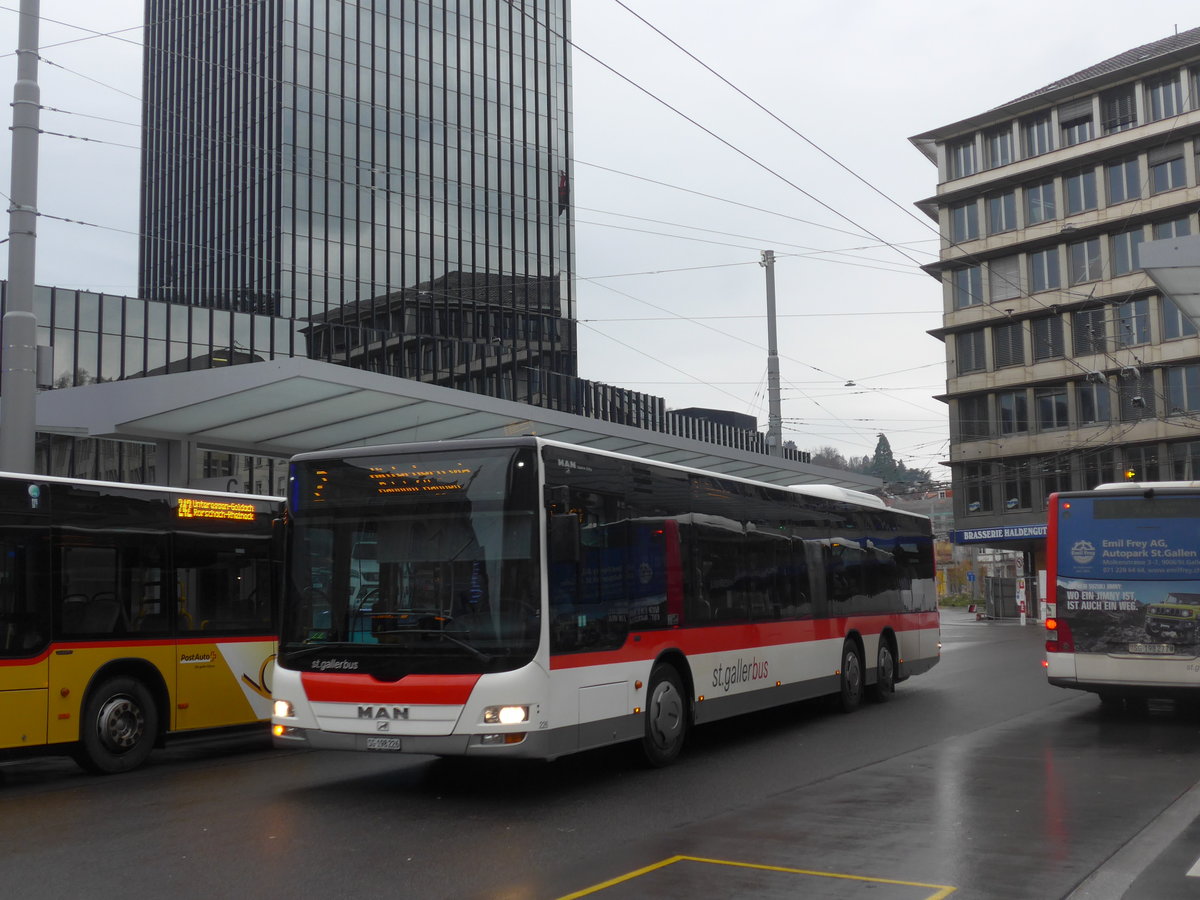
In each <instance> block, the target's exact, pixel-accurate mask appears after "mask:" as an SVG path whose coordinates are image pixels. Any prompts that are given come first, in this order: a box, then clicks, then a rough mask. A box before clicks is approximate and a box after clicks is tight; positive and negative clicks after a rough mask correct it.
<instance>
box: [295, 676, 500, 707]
mask: <svg viewBox="0 0 1200 900" xmlns="http://www.w3.org/2000/svg"><path fill="white" fill-rule="evenodd" d="M477 681H479V676H478V675H406V676H405V677H404V678H401V679H400V680H399V681H377V680H376V679H374V678H372V677H371V676H370V675H354V674H351V673H348V672H338V673H337V674H330V673H326V672H301V673H300V683H301V684H302V685H303V686H304V694H305V696H306V697H308V699H309V701H311V702H323V703H434V704H440V705H443V706H462V705H463V704H464V703H466V702H467V699H468V698H469V697H470V696H471V691H472V690H474V688H475V683H476V682H477Z"/></svg>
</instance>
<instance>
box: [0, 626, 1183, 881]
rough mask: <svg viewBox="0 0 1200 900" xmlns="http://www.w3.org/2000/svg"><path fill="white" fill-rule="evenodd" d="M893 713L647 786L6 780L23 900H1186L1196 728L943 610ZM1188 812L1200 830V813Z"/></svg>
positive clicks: (224, 777) (220, 765) (690, 765)
mask: <svg viewBox="0 0 1200 900" xmlns="http://www.w3.org/2000/svg"><path fill="white" fill-rule="evenodd" d="M943 640H944V644H945V650H944V654H943V659H942V662H941V663H940V664H939V665H938V666H936V667H935V668H934V670H933V671H932V672H930V673H929V674H927V675H923V676H920V677H918V678H914V679H911V680H910V681H908V682H905V683H903V684H902V685H900V686H899V688H898V690H897V693H896V695H895V697H894V699H893V700H892V702H890V703H887V704H884V705H882V706H867V707H864V708H863V709H862V710H860V711H858V712H856V713H854V714H852V715H849V716H845V715H841V714H839V713H836V712H833V711H831V710H830V709H828V708H827V706H826V705H824V704H819V703H811V704H803V705H800V706H792V707H788V708H785V709H781V710H773V711H770V712H767V713H764V714H759V715H754V716H750V717H746V718H742V719H739V720H734V721H730V722H724V723H718V724H716V725H712V726H708V727H706V728H702V729H698V730H697V731H696V732H694V734H693V740H692V742H691V744H690V745H689V747H688V749H687V750H686V751H685V756H684V758H683V759H682V760H681V761H680V762H679V763H678V764H677V765H675V766H673V767H671V768H669V769H665V770H658V771H654V770H647V769H644V768H641V767H639V766H638V765H637V764H636V762H634V761H633V760H632V756H631V753H630V752H628V750H627V749H626V748H613V749H610V750H605V751H601V752H596V753H589V754H584V755H580V756H576V757H571V758H567V759H563V760H559V761H558V762H555V763H548V764H543V763H519V764H491V763H489V764H474V763H471V762H468V761H447V760H433V759H429V758H426V757H399V758H397V757H392V756H386V755H381V756H374V755H357V754H331V753H324V754H323V753H312V752H304V751H298V752H282V751H273V750H271V749H269V747H268V746H267V744H266V742H265V741H264V740H263V739H262V738H261V737H259V736H252V737H248V736H239V737H237V738H229V737H222V738H219V739H213V738H206V739H202V740H187V741H179V742H176V743H175V744H174V745H172V746H171V747H168V748H167V749H166V750H162V751H156V753H155V755H154V756H153V757H152V760H151V764H150V765H149V766H148V767H146V768H145V769H143V770H140V771H138V772H134V773H131V774H128V775H124V776H117V777H109V778H96V777H91V776H85V775H83V774H82V773H79V772H78V771H77V770H76V769H75V768H74V765H73V764H72V763H70V762H68V761H64V760H57V759H41V760H34V761H27V762H22V763H19V764H6V765H4V766H2V767H0V773H2V774H3V781H2V783H0V815H2V818H0V821H2V822H3V823H4V824H3V825H2V826H0V828H2V829H3V839H2V840H0V884H7V885H9V886H14V885H19V886H20V889H19V894H20V896H22V897H23V898H40V897H62V896H67V895H84V896H89V897H107V896H128V895H131V894H133V895H146V894H151V893H154V894H158V893H167V892H169V894H170V895H171V896H172V897H175V898H181V900H182V898H191V897H197V898H201V897H203V898H206V900H211V898H213V897H223V896H244V895H251V894H260V895H265V894H267V893H270V894H273V895H278V896H292V897H322V896H343V895H346V894H349V893H352V892H355V893H361V894H363V895H367V896H372V895H373V896H389V897H391V896H403V897H418V898H441V897H446V898H459V897H467V898H471V897H480V898H484V897H487V898H522V900H524V898H529V900H537V898H556V897H564V896H570V895H573V894H574V895H578V896H595V897H598V898H603V900H612V898H631V897H655V898H661V897H681V898H682V897H687V898H689V900H694V898H696V897H697V896H706V897H797V896H804V897H815V898H826V897H827V898H857V897H871V898H893V897H895V898H932V897H942V896H953V897H955V898H956V900H959V898H1043V897H1044V898H1057V897H1067V896H1070V895H1072V893H1073V892H1074V895H1075V897H1076V898H1084V897H1087V898H1100V897H1120V896H1126V897H1129V898H1141V897H1146V898H1156V900H1158V898H1162V900H1168V898H1172V897H1176V896H1178V897H1189V896H1198V895H1200V878H1195V877H1188V876H1187V874H1186V873H1187V871H1188V870H1189V869H1190V867H1191V866H1192V865H1193V864H1194V863H1195V862H1196V859H1197V857H1200V826H1197V824H1196V822H1195V817H1196V816H1197V815H1200V792H1197V794H1196V795H1191V794H1189V793H1188V792H1189V790H1190V789H1191V788H1192V786H1193V785H1194V784H1195V783H1196V782H1197V780H1198V779H1200V752H1198V751H1200V722H1197V721H1196V720H1194V719H1190V718H1188V717H1186V716H1182V715H1179V714H1176V713H1175V711H1174V710H1172V709H1171V708H1170V707H1162V708H1159V707H1155V708H1153V709H1152V710H1151V712H1150V714H1149V715H1148V716H1146V717H1142V718H1136V717H1134V718H1129V717H1115V718H1114V717H1111V716H1104V715H1101V713H1100V711H1099V707H1098V704H1097V702H1096V700H1095V698H1093V697H1091V696H1089V695H1084V694H1078V693H1075V692H1070V691H1064V690H1061V689H1058V688H1052V687H1049V686H1048V685H1046V684H1045V680H1044V676H1043V675H1042V672H1041V667H1040V659H1041V641H1042V637H1041V633H1040V628H1039V626H1038V625H1036V624H1030V625H1027V626H1025V627H1024V628H1022V627H1020V626H1018V625H1016V624H1014V623H1007V622H1005V623H1001V622H976V621H975V619H974V616H969V615H968V614H966V613H964V612H961V611H957V610H948V611H946V612H945V615H944V625H943ZM1193 806H1195V809H1193Z"/></svg>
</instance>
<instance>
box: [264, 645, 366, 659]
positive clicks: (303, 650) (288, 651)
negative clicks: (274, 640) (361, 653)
mask: <svg viewBox="0 0 1200 900" xmlns="http://www.w3.org/2000/svg"><path fill="white" fill-rule="evenodd" d="M365 646H367V645H366V644H356V643H353V642H351V641H328V642H326V643H323V644H302V645H301V646H299V647H295V648H293V647H292V646H291V645H288V646H284V647H280V648H279V649H280V651H281V652H282V653H283V654H284V655H285V656H286V657H287V658H288V659H303V658H304V657H306V656H316V655H317V654H318V653H320V652H321V651H323V650H361V649H362V648H363V647H365Z"/></svg>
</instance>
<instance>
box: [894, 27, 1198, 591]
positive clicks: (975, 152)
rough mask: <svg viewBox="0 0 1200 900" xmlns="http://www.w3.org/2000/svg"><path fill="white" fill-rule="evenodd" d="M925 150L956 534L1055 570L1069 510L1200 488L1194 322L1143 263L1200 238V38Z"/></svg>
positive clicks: (1053, 90) (1149, 51) (1035, 98)
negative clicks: (1134, 491) (1057, 522)
mask: <svg viewBox="0 0 1200 900" xmlns="http://www.w3.org/2000/svg"><path fill="white" fill-rule="evenodd" d="M911 140H912V141H913V143H914V144H915V145H916V146H917V147H918V148H919V149H920V150H921V151H922V152H924V153H925V154H926V155H927V156H928V158H929V159H930V161H931V162H934V163H936V165H937V175H938V179H937V180H938V187H937V193H936V194H935V195H934V196H933V197H930V198H929V199H927V200H925V201H923V202H922V203H921V204H920V205H921V206H922V208H924V209H925V210H926V211H927V212H928V213H929V214H930V215H931V216H933V217H934V218H936V220H937V222H938V227H939V230H940V232H941V253H940V258H939V260H938V261H937V262H936V263H934V264H932V265H929V266H927V267H926V269H927V271H928V272H929V273H930V274H931V275H933V276H934V277H936V278H938V279H939V280H940V281H941V284H942V296H943V304H944V307H943V308H944V314H943V321H942V327H941V328H939V329H937V330H936V331H935V332H934V334H935V336H936V337H938V338H940V339H941V340H943V341H944V342H945V347H946V364H947V380H946V393H945V395H944V399H945V401H946V402H947V403H948V404H949V407H950V428H951V433H950V459H949V464H950V468H951V473H952V479H953V493H954V503H955V517H956V520H957V525H958V529H959V531H958V532H956V534H957V535H958V538H959V540H961V541H965V542H970V541H980V542H986V543H990V544H992V545H994V546H1000V547H1008V548H1011V549H1018V550H1022V551H1024V552H1026V553H1030V554H1033V556H1034V558H1033V559H1031V560H1030V561H1031V562H1032V564H1033V565H1034V566H1036V568H1038V569H1040V568H1043V567H1044V564H1043V563H1042V562H1041V560H1040V558H1038V557H1037V554H1038V553H1040V552H1041V550H1042V548H1043V546H1044V544H1043V540H1042V537H1043V535H1044V533H1045V508H1046V500H1047V497H1048V496H1049V495H1050V494H1051V493H1052V492H1054V491H1060V490H1068V489H1086V488H1091V487H1094V486H1095V485H1097V484H1100V483H1102V482H1111V481H1117V480H1123V479H1125V478H1126V477H1132V478H1135V479H1137V480H1156V479H1195V478H1200V339H1198V338H1197V332H1196V323H1194V322H1193V321H1191V320H1190V319H1189V318H1188V317H1186V316H1184V315H1183V314H1182V313H1181V311H1180V309H1179V308H1178V307H1177V306H1176V305H1175V303H1174V302H1173V301H1172V300H1171V299H1170V298H1169V297H1165V296H1162V295H1161V294H1160V293H1159V292H1158V291H1157V290H1156V289H1155V287H1154V285H1153V283H1152V282H1151V280H1150V279H1149V277H1148V276H1147V275H1146V273H1145V272H1144V271H1143V270H1142V268H1141V265H1140V262H1139V256H1138V251H1139V247H1140V246H1141V244H1142V243H1143V242H1144V241H1151V240H1156V239H1166V238H1174V237H1177V236H1181V235H1193V234H1196V233H1197V232H1198V230H1200V222H1198V221H1197V210H1198V209H1200V184H1198V183H1197V175H1198V172H1197V169H1198V165H1197V162H1198V159H1197V154H1198V153H1200V29H1192V30H1190V31H1185V32H1182V33H1179V34H1176V35H1173V36H1171V37H1168V38H1165V39H1163V40H1160V41H1156V42H1154V43H1151V44H1147V45H1145V46H1141V47H1136V48H1134V49H1132V50H1128V51H1126V52H1124V53H1121V54H1120V55H1118V56H1115V57H1113V58H1111V59H1107V60H1105V61H1103V62H1099V63H1097V64H1096V65H1094V66H1091V67H1089V68H1087V69H1084V70H1083V71H1080V72H1076V73H1075V74H1073V75H1068V76H1067V77H1065V78H1062V79H1060V80H1058V81H1056V82H1054V83H1053V84H1049V85H1046V86H1045V87H1043V88H1040V89H1039V90H1036V91H1033V92H1032V93H1028V94H1025V95H1024V96H1021V97H1018V98H1017V99H1016V100H1013V101H1011V102H1009V103H1005V104H1003V105H1001V106H997V107H995V108H993V109H989V110H987V111H984V112H980V113H978V114H977V115H974V116H971V117H970V118H967V119H963V120H962V121H959V122H954V123H952V124H950V125H945V126H943V127H941V128H936V129H934V130H932V131H928V132H926V133H924V134H921V135H917V136H916V137H914V138H912V139H911ZM1028 574H1030V575H1032V571H1029V572H1028Z"/></svg>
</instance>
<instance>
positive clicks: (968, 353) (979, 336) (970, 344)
mask: <svg viewBox="0 0 1200 900" xmlns="http://www.w3.org/2000/svg"><path fill="white" fill-rule="evenodd" d="M954 346H955V358H956V360H957V363H958V374H959V375H965V374H966V373H968V372H982V371H983V370H984V369H986V368H987V351H986V349H985V345H984V342H983V329H982V328H980V329H977V330H976V331H967V332H964V333H962V334H959V335H956V337H955V341H954Z"/></svg>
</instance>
